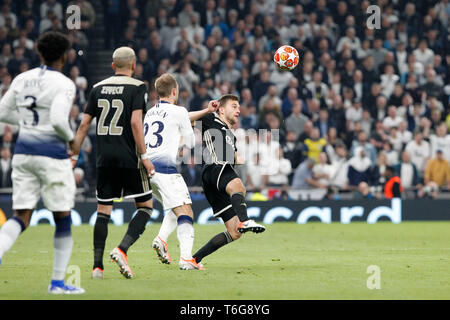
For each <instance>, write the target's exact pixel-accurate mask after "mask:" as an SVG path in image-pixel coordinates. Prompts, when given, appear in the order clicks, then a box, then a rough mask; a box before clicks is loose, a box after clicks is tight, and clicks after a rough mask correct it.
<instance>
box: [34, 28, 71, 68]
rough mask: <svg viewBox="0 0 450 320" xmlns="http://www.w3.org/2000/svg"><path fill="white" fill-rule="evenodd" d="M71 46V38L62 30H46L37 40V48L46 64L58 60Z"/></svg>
mask: <svg viewBox="0 0 450 320" xmlns="http://www.w3.org/2000/svg"><path fill="white" fill-rule="evenodd" d="M69 48H70V41H69V38H67V36H66V35H64V34H62V33H60V32H55V31H49V32H45V33H43V34H42V35H41V36H40V37H39V39H38V40H37V50H38V52H39V53H40V54H41V56H42V58H43V59H44V63H45V64H51V63H53V62H55V61H57V60H58V59H60V58H61V57H62V56H63V55H64V53H65V52H66V51H67V50H68V49H69Z"/></svg>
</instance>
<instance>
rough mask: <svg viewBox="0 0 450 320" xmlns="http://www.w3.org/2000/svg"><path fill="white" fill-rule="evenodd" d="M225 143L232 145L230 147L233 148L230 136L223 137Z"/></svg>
mask: <svg viewBox="0 0 450 320" xmlns="http://www.w3.org/2000/svg"><path fill="white" fill-rule="evenodd" d="M225 141H226V142H227V143H228V144H229V145H232V146H233V147H234V143H233V140H232V139H231V137H230V136H225Z"/></svg>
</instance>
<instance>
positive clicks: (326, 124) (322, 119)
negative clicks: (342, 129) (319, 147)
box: [314, 108, 333, 138]
mask: <svg viewBox="0 0 450 320" xmlns="http://www.w3.org/2000/svg"><path fill="white" fill-rule="evenodd" d="M314 126H315V127H317V128H319V132H320V136H321V137H322V138H324V137H326V135H327V133H328V131H329V129H330V128H332V127H333V124H332V122H331V120H330V118H329V113H328V110H327V109H325V108H322V109H320V111H319V119H318V120H317V121H316V122H315V123H314Z"/></svg>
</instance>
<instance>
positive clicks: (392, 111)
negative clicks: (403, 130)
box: [383, 106, 403, 131]
mask: <svg viewBox="0 0 450 320" xmlns="http://www.w3.org/2000/svg"><path fill="white" fill-rule="evenodd" d="M402 121H403V118H402V117H400V116H398V115H397V107H396V106H389V108H388V112H387V117H386V118H385V119H384V120H383V127H384V130H385V131H389V129H391V128H392V127H398V126H399V125H400V123H401V122H402Z"/></svg>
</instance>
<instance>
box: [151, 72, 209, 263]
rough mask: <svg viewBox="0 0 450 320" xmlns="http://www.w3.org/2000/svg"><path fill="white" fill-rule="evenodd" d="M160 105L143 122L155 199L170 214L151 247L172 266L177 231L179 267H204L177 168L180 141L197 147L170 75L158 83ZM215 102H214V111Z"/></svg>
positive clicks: (152, 109)
mask: <svg viewBox="0 0 450 320" xmlns="http://www.w3.org/2000/svg"><path fill="white" fill-rule="evenodd" d="M155 88H156V92H157V93H158V96H159V102H158V103H157V104H156V105H155V106H154V107H152V108H150V109H149V110H148V111H147V114H146V115H145V118H144V132H145V144H146V146H147V154H148V155H149V156H150V160H151V161H152V163H153V165H154V166H155V171H156V173H155V175H154V176H153V178H152V179H151V186H152V190H153V195H154V196H155V198H156V199H158V201H159V202H161V204H162V206H163V209H164V210H171V211H170V212H168V213H167V214H166V215H165V217H164V222H163V225H162V226H161V229H160V231H159V234H158V236H157V237H156V238H155V239H154V241H153V244H152V247H153V248H154V249H155V251H156V253H157V254H158V257H159V259H160V260H161V262H163V263H167V264H169V263H170V262H171V258H170V255H169V253H168V249H167V238H168V236H169V235H170V233H171V232H172V231H173V230H174V229H175V227H177V236H178V240H179V242H180V261H179V267H180V269H183V270H192V269H197V270H199V269H200V270H201V269H203V267H202V266H201V265H199V264H197V263H196V261H195V260H194V259H193V258H192V246H193V243H194V228H193V212H192V208H191V204H192V201H191V198H190V196H189V190H188V188H187V186H186V183H185V181H184V179H183V177H182V176H181V174H179V173H178V171H177V168H176V158H177V154H178V148H179V147H180V141H181V140H182V141H183V144H184V145H186V146H187V147H188V148H193V147H194V145H195V135H194V131H193V129H192V127H191V121H190V119H189V114H188V111H187V110H186V108H184V107H182V106H177V105H176V103H177V100H178V84H177V82H176V80H175V78H174V77H173V76H172V75H170V74H163V75H161V76H160V77H159V78H158V79H157V80H156V81H155ZM214 103H215V102H214V101H211V102H210V106H211V108H213V104H214Z"/></svg>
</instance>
